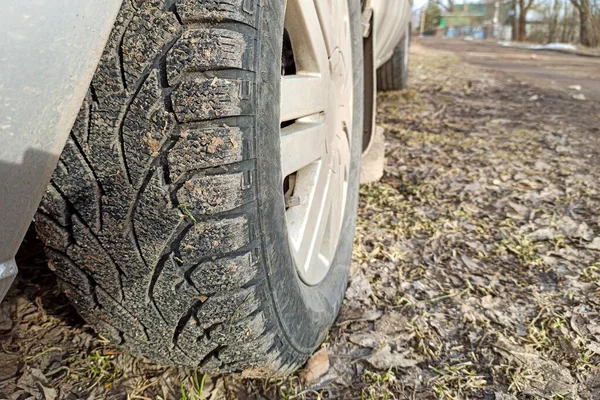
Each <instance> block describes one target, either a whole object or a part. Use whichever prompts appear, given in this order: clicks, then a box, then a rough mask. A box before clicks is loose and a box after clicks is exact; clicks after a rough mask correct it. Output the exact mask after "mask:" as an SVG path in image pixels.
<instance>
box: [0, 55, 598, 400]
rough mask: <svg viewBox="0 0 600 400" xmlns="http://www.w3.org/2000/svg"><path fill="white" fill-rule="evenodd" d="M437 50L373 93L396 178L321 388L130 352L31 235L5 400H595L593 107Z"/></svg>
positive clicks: (12, 301)
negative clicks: (213, 372) (77, 304)
mask: <svg viewBox="0 0 600 400" xmlns="http://www.w3.org/2000/svg"><path fill="white" fill-rule="evenodd" d="M425 46H427V43H424V44H419V43H416V44H415V45H414V46H413V48H412V61H411V69H412V71H411V89H410V90H408V91H403V92H393V93H385V94H380V96H379V124H381V125H382V126H384V127H385V129H386V135H387V140H388V145H387V148H386V153H387V157H388V161H387V167H386V172H385V176H384V177H383V179H382V180H381V182H378V183H374V184H370V185H364V186H362V187H361V200H360V209H359V217H358V229H357V235H356V245H355V249H354V262H353V265H352V280H351V283H350V286H349V289H348V292H347V295H346V301H345V303H344V306H343V309H342V312H341V315H340V317H339V319H338V321H337V322H336V324H335V326H334V327H333V328H332V329H331V332H330V335H329V337H328V339H327V341H326V343H325V344H324V345H323V348H324V350H321V352H320V353H319V357H318V358H320V360H321V361H325V360H328V362H329V364H330V368H329V369H328V371H327V372H326V373H325V374H324V375H322V376H320V377H317V376H314V375H319V374H314V373H307V371H306V370H305V371H304V372H300V373H299V374H298V375H295V376H292V377H289V378H287V379H271V380H267V379H265V380H243V379H241V378H240V377H237V376H229V377H221V376H204V375H202V374H197V373H194V372H193V371H189V370H185V369H182V368H167V367H162V366H158V365H155V364H153V363H151V362H150V361H147V360H144V359H137V358H134V357H132V356H129V355H127V354H123V353H122V352H121V351H120V350H119V349H118V348H116V347H114V346H112V345H110V344H109V343H108V342H107V341H106V340H104V338H102V337H100V336H98V335H96V334H95V333H94V332H93V331H92V329H90V327H89V326H87V325H86V324H85V323H84V322H83V321H82V320H81V319H80V318H79V317H78V315H77V314H76V312H75V311H74V310H73V308H72V307H71V306H70V305H69V303H68V302H67V300H66V298H65V297H64V296H63V295H62V294H60V292H59V291H58V289H57V287H56V282H55V280H54V278H53V276H52V273H51V272H50V271H49V270H48V269H47V267H46V264H45V261H44V258H43V253H42V251H41V248H40V247H39V244H38V243H36V241H35V238H34V236H32V235H30V236H29V237H28V239H27V241H26V243H25V245H24V247H23V249H22V250H21V252H20V253H19V256H18V258H19V259H18V262H19V264H20V266H21V278H18V279H17V281H16V284H15V285H14V286H13V288H12V289H11V291H10V293H9V295H8V298H7V299H6V300H5V302H4V303H2V306H1V307H0V398H3V397H6V398H10V399H42V398H45V399H80V398H84V399H96V398H110V399H125V398H128V399H186V400H187V399H198V398H211V399H222V398H227V399H238V398H239V399H316V398H337V399H490V400H492V399H493V400H514V399H541V398H545V399H598V398H600V367H599V362H600V315H599V314H598V312H599V311H600V213H599V211H600V193H599V190H600V168H598V166H599V165H600V157H599V150H600V144H599V138H600V130H599V127H598V126H599V124H598V121H599V120H600V119H599V118H600V108H599V106H598V103H595V102H594V101H592V100H589V99H588V100H575V99H573V98H572V93H571V92H570V91H568V90H552V89H550V88H548V87H547V86H544V85H542V84H540V85H536V84H535V81H533V83H532V81H530V80H520V78H519V77H518V76H517V77H515V76H514V75H510V74H507V73H506V71H502V70H501V69H496V70H494V69H493V68H492V69H490V68H489V67H488V68H486V69H485V70H484V69H483V68H482V67H481V66H473V65H469V64H466V63H465V62H464V61H461V59H460V58H459V57H458V56H457V55H456V54H453V53H451V52H444V51H441V50H439V49H433V48H431V47H425ZM590 98H591V97H590ZM25 278H26V279H27V282H26V281H25ZM26 283H27V284H26ZM313 372H315V370H313ZM311 375H313V376H311ZM306 378H308V379H309V381H308V382H306V381H305V379H306Z"/></svg>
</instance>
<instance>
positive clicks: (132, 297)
mask: <svg viewBox="0 0 600 400" xmlns="http://www.w3.org/2000/svg"><path fill="white" fill-rule="evenodd" d="M173 3H175V4H174V5H173ZM331 3H335V4H332V5H330V4H331ZM359 29H360V2H359V1H358V0H348V1H347V2H323V1H314V2H313V1H305V0H288V2H287V8H286V4H285V2H281V1H262V0H260V1H259V0H231V1H228V2H219V1H217V2H215V1H213V0H178V1H175V2H174V1H171V0H164V1H159V0H146V1H144V2H139V1H124V2H123V6H122V8H121V11H120V14H119V16H118V19H117V22H116V24H115V27H114V29H113V32H112V34H111V37H110V39H109V43H108V45H107V48H106V49H105V52H104V55H103V57H102V60H101V63H100V65H99V67H98V70H97V72H96V75H95V77H94V79H93V81H92V85H91V87H90V91H89V93H88V96H87V98H86V100H85V102H84V104H83V106H82V108H81V112H80V115H79V117H78V118H77V121H76V123H75V125H74V127H73V130H72V132H71V135H70V137H69V139H68V142H67V144H66V146H65V149H64V151H63V154H62V156H61V160H60V162H59V165H58V167H57V169H56V171H55V173H54V176H53V178H52V182H51V184H50V186H49V188H48V190H47V192H46V194H45V196H44V199H43V201H42V204H41V206H40V210H39V212H38V214H37V216H36V227H37V230H38V233H39V236H40V237H41V238H42V240H43V241H44V242H45V245H46V248H47V254H48V256H49V259H50V263H51V266H52V268H54V269H55V271H56V274H57V276H58V278H59V281H60V282H61V284H62V286H63V288H64V291H65V292H66V293H67V295H68V296H69V298H70V299H71V300H72V301H73V303H74V304H75V306H76V308H77V309H78V311H79V312H80V313H81V315H82V316H83V317H84V318H85V319H86V320H87V321H88V322H89V323H90V324H91V325H93V326H94V327H95V328H96V329H97V330H98V331H99V332H101V333H102V334H103V335H105V336H106V337H108V338H110V339H111V340H112V341H113V342H115V343H118V344H120V345H122V346H123V347H125V348H126V349H129V350H131V351H133V352H135V353H138V354H142V355H145V356H148V357H150V358H153V359H155V360H157V361H159V362H162V363H167V364H180V365H187V366H193V367H197V368H200V369H202V370H204V371H221V372H227V371H239V370H246V371H248V373H249V374H251V375H265V374H268V373H275V372H277V373H285V372H290V371H292V370H294V369H295V368H297V367H298V366H299V365H301V364H302V363H303V362H304V361H305V360H306V358H307V357H308V356H309V355H310V354H311V353H312V352H313V351H314V349H315V348H316V347H317V346H318V345H319V344H320V342H321V341H322V340H323V339H324V337H325V335H326V334H327V331H328V329H329V327H330V326H331V324H332V323H333V321H334V319H335V316H336V314H337V312H338V310H339V307H340V305H341V301H342V298H343V294H344V290H345V288H346V282H347V277H348V270H349V264H350V257H351V249H352V241H353V232H354V224H355V215H356V207H357V198H358V176H359V160H360V151H361V137H362V97H361V91H362V88H363V82H362V50H361V49H362V48H361V45H362V42H361V36H360V31H359ZM280 59H281V62H280V61H279V60H280Z"/></svg>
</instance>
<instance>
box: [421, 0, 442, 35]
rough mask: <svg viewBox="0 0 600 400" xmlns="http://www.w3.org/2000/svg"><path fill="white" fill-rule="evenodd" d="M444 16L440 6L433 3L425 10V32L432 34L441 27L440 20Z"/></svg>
mask: <svg viewBox="0 0 600 400" xmlns="http://www.w3.org/2000/svg"><path fill="white" fill-rule="evenodd" d="M441 16H442V9H441V8H440V6H439V5H438V4H437V3H435V2H433V1H431V2H429V4H428V5H427V8H426V9H425V32H429V33H431V32H432V31H435V30H436V29H437V27H438V26H440V18H441Z"/></svg>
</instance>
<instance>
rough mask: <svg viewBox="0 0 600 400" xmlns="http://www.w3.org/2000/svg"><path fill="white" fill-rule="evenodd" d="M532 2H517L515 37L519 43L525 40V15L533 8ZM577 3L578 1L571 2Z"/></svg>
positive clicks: (524, 0) (525, 0) (522, 0)
mask: <svg viewBox="0 0 600 400" xmlns="http://www.w3.org/2000/svg"><path fill="white" fill-rule="evenodd" d="M533 1H534V0H517V5H518V6H519V18H518V23H517V29H516V30H517V37H516V40H517V41H519V42H522V41H524V40H525V39H526V38H527V13H528V12H529V10H530V9H531V6H533ZM572 1H578V0H572ZM581 1H589V0H581Z"/></svg>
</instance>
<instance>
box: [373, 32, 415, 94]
mask: <svg viewBox="0 0 600 400" xmlns="http://www.w3.org/2000/svg"><path fill="white" fill-rule="evenodd" d="M409 48H410V28H407V29H406V33H405V34H404V36H403V37H402V39H401V40H400V43H399V44H398V46H396V49H395V50H394V55H393V56H392V58H391V59H390V60H389V61H387V62H386V63H385V64H383V65H382V66H381V67H379V69H378V70H377V89H378V90H383V91H388V90H406V89H408V59H409V55H410V54H409Z"/></svg>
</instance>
